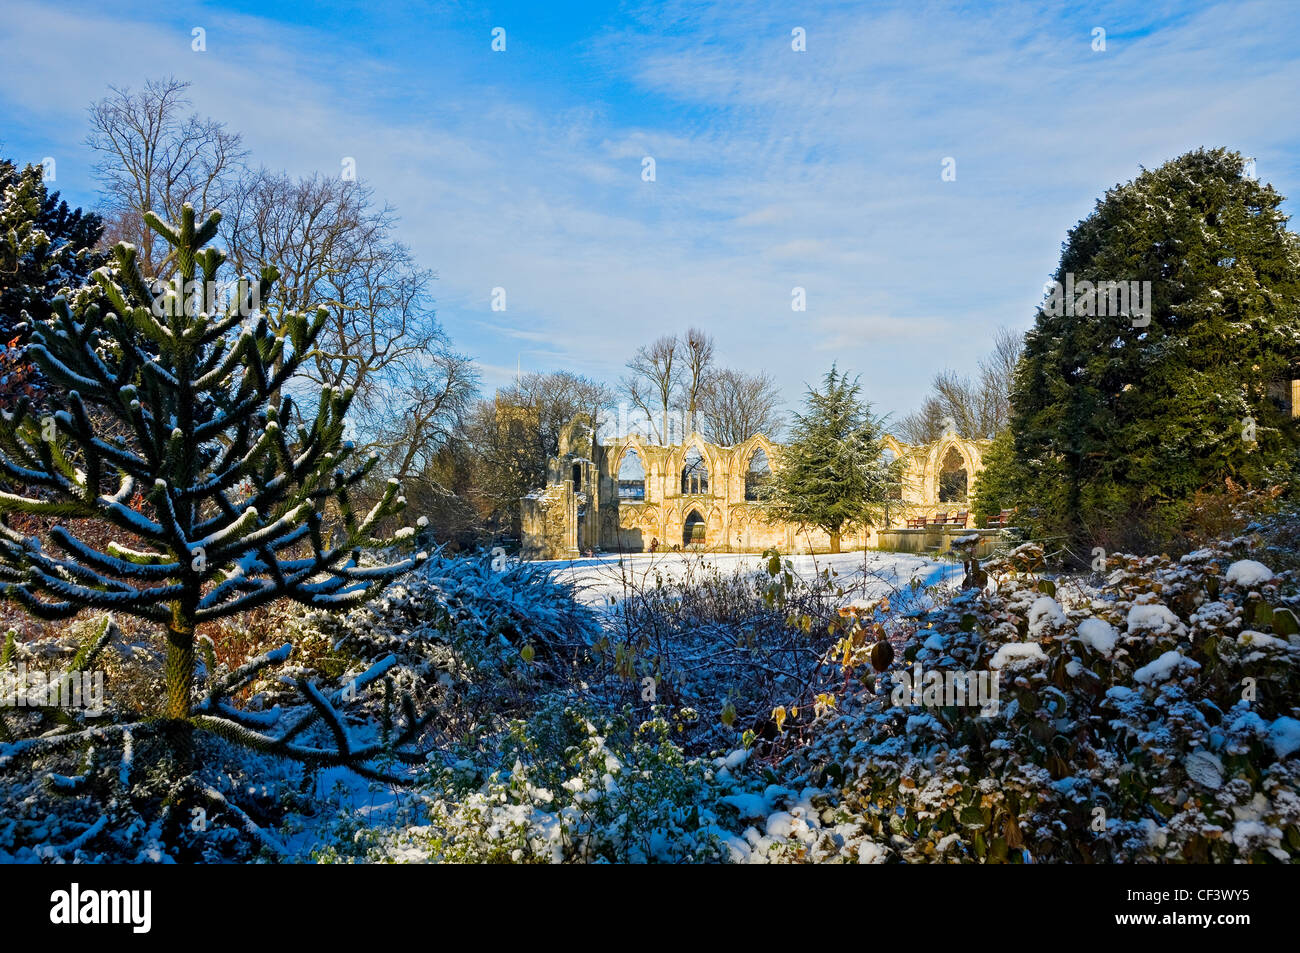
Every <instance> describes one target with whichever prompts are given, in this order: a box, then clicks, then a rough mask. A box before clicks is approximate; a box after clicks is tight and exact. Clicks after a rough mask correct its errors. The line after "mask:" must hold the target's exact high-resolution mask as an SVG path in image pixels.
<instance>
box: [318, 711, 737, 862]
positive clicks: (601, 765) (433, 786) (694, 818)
mask: <svg viewBox="0 0 1300 953" xmlns="http://www.w3.org/2000/svg"><path fill="white" fill-rule="evenodd" d="M691 717H692V715H691V713H690V712H680V711H679V712H676V713H673V714H668V713H666V712H663V713H660V714H659V715H657V716H656V717H654V718H651V719H648V720H646V721H638V720H637V719H636V718H634V717H633V716H632V713H631V712H630V711H623V712H619V713H614V714H611V713H608V712H597V711H593V710H591V709H589V708H583V707H574V706H567V705H562V704H559V703H551V704H548V705H546V706H544V707H543V708H542V709H541V710H540V711H538V712H536V713H535V714H534V715H533V716H532V717H531V718H529V719H527V720H519V721H516V722H514V723H512V724H511V726H510V730H509V732H508V735H507V737H506V743H505V744H504V745H503V746H502V747H501V749H500V750H499V751H497V752H496V753H495V755H494V758H493V763H491V764H484V761H483V758H482V757H481V753H480V756H479V757H478V758H477V759H474V758H471V757H462V758H460V759H458V760H456V761H455V762H453V763H452V764H450V765H448V766H446V767H444V768H442V769H440V770H437V771H435V772H433V773H431V775H430V777H429V780H428V782H427V783H426V784H424V785H422V786H421V787H420V789H419V791H418V798H419V800H420V801H421V802H422V805H423V806H422V810H421V811H419V812H418V813H420V814H421V815H422V817H421V819H420V820H419V821H418V822H416V823H414V824H411V825H410V826H407V827H405V828H389V829H387V830H371V831H367V832H364V833H361V834H360V836H357V835H356V834H354V835H353V836H352V837H350V838H342V837H334V838H332V840H333V841H334V843H335V844H336V845H337V844H342V843H343V842H344V841H346V842H347V846H346V847H342V846H336V847H333V848H331V849H329V850H327V851H322V852H320V853H318V855H317V859H323V860H368V861H375V860H397V861H418V862H430V861H432V862H448V861H452V862H470V863H482V862H514V863H567V862H601V861H604V862H616V863H628V862H631V863H639V862H647V861H662V862H674V863H680V862H684V861H718V860H724V859H727V858H728V857H729V856H730V855H731V852H730V850H729V849H728V847H727V841H728V839H729V838H730V837H731V836H732V835H731V834H730V833H729V832H728V831H727V830H725V829H724V828H722V827H720V826H719V825H718V823H717V821H718V817H717V812H716V810H715V808H713V807H711V805H714V804H716V803H717V801H718V799H719V798H721V797H723V796H724V794H725V793H726V792H728V791H731V790H733V785H734V780H733V779H732V776H731V774H730V773H729V772H727V771H726V770H725V766H724V770H722V771H718V770H716V769H715V766H714V764H713V762H711V761H707V760H699V759H691V758H688V757H686V756H685V755H684V754H683V753H682V751H681V749H680V748H679V747H678V746H677V745H676V744H674V742H673V740H672V739H673V735H674V734H675V732H676V730H677V729H678V728H679V727H680V724H681V722H682V720H684V719H685V720H689V719H690V718H691ZM467 754H468V752H467Z"/></svg>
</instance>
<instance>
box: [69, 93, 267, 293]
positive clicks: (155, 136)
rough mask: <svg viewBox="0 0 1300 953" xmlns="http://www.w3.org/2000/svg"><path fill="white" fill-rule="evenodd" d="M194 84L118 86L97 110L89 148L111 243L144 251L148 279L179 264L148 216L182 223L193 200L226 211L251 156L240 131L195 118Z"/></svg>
mask: <svg viewBox="0 0 1300 953" xmlns="http://www.w3.org/2000/svg"><path fill="white" fill-rule="evenodd" d="M189 86H190V84H189V83H183V82H180V81H179V80H176V79H174V78H170V77H169V78H167V79H158V80H149V81H147V82H146V83H145V85H144V88H143V89H142V90H140V91H138V92H132V91H131V89H130V87H127V86H122V87H120V88H119V87H116V86H110V87H109V89H110V90H111V95H109V96H106V97H104V98H103V99H101V100H99V102H97V103H95V104H93V105H92V106H91V107H90V134H89V135H88V136H87V137H86V145H88V146H89V147H90V148H91V149H92V150H94V151H95V152H96V153H98V154H99V157H100V159H99V162H98V164H97V165H96V168H95V171H96V175H97V176H98V178H99V181H100V185H101V186H102V188H103V192H104V204H105V220H106V222H107V228H106V230H105V232H106V233H105V236H104V237H105V240H106V241H107V242H110V243H111V242H115V241H125V242H129V243H130V244H132V245H135V246H136V247H137V248H138V249H140V254H139V261H140V269H141V271H142V272H143V273H144V275H145V277H147V278H150V277H160V276H161V277H165V276H167V275H168V274H170V272H171V270H172V263H171V262H169V261H168V257H167V256H168V252H167V249H166V247H165V245H164V243H161V242H158V240H157V235H156V234H155V233H154V232H153V230H152V229H150V228H149V227H148V226H147V225H146V224H145V222H144V217H143V216H144V213H145V212H148V211H153V212H156V213H157V214H158V215H160V216H161V217H162V218H163V219H164V220H167V221H179V220H180V215H181V207H182V206H183V205H185V203H187V202H188V203H189V204H191V205H193V206H194V208H196V209H198V210H199V211H206V210H211V209H216V208H221V207H224V206H225V205H226V202H227V199H228V198H229V197H230V195H231V190H232V188H233V187H234V180H235V178H236V175H237V173H238V171H239V169H240V167H241V164H242V162H243V160H244V158H245V156H246V155H247V153H246V152H245V151H244V150H243V149H242V147H241V140H240V136H239V134H238V133H234V132H230V131H229V130H227V129H226V127H225V125H224V124H223V123H220V122H217V121H216V120H214V119H207V118H203V117H200V116H199V115H198V113H188V114H187V112H186V110H187V109H188V108H189V106H190V101H189V99H188V98H187V97H186V95H185V91H186V90H187V89H188V88H189Z"/></svg>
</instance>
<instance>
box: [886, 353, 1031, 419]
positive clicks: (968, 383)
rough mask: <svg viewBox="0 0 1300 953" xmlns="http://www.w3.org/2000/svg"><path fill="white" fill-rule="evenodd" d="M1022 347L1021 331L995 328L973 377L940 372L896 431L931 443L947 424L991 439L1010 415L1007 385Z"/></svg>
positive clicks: (1009, 385) (1009, 396)
mask: <svg viewBox="0 0 1300 953" xmlns="http://www.w3.org/2000/svg"><path fill="white" fill-rule="evenodd" d="M1022 347H1023V340H1022V338H1021V336H1020V335H1018V334H1016V333H1015V332H1013V331H1010V330H1008V329H1007V328H1001V329H999V330H998V332H997V333H996V334H995V335H994V336H993V350H992V351H991V352H990V353H989V355H988V356H987V357H985V358H984V359H983V360H982V361H980V363H979V374H978V377H977V378H975V379H971V378H968V377H962V376H961V375H960V374H958V373H957V372H956V371H953V370H942V371H939V372H938V373H937V374H935V375H934V381H933V384H932V385H931V386H932V393H931V394H930V396H929V397H927V398H926V399H925V402H924V403H923V404H922V405H921V408H920V409H919V410H917V411H914V412H913V413H910V414H908V415H906V416H905V417H901V418H899V420H898V423H897V424H896V425H895V427H894V430H895V435H896V436H897V437H898V438H899V439H900V440H903V441H905V442H906V443H916V444H919V443H930V442H931V441H933V440H938V439H939V438H940V437H942V436H943V434H944V431H945V430H946V429H947V428H948V427H949V426H951V427H953V428H954V429H955V430H956V431H957V433H959V434H961V435H962V436H964V437H967V438H969V439H971V440H980V439H992V438H993V437H994V436H995V435H997V433H998V432H999V431H1001V430H1002V429H1003V428H1005V427H1006V426H1007V424H1008V423H1009V422H1010V420H1011V384H1012V381H1013V380H1014V378H1015V373H1016V364H1017V362H1018V361H1019V360H1020V351H1021V348H1022Z"/></svg>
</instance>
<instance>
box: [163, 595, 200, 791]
mask: <svg viewBox="0 0 1300 953" xmlns="http://www.w3.org/2000/svg"><path fill="white" fill-rule="evenodd" d="M163 671H164V677H165V680H166V687H167V708H166V718H167V721H168V727H167V732H166V734H167V736H168V738H169V740H170V743H171V747H172V751H173V754H174V756H175V757H176V759H177V761H178V762H179V763H180V765H181V767H182V769H183V770H188V768H189V767H190V765H191V764H192V762H193V753H194V751H193V725H192V724H190V687H191V685H192V684H193V682H194V616H193V614H192V613H191V612H189V611H187V609H186V607H185V606H184V604H183V603H181V602H175V603H173V604H172V620H171V622H169V623H168V624H167V662H166V665H165V666H164V670H163Z"/></svg>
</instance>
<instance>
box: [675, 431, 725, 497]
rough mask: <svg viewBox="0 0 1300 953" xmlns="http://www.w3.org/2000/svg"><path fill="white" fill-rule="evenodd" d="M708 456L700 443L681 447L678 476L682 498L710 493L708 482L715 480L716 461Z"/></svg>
mask: <svg viewBox="0 0 1300 953" xmlns="http://www.w3.org/2000/svg"><path fill="white" fill-rule="evenodd" d="M710 456H711V454H709V453H708V452H707V448H706V447H705V446H704V445H703V443H702V442H701V443H696V442H695V441H692V442H691V443H689V444H686V445H684V446H683V447H682V452H681V457H680V459H679V463H678V474H679V475H680V477H681V482H680V485H679V489H680V491H681V494H682V495H683V496H705V495H707V494H708V493H709V492H710V489H709V482H710V480H711V479H717V475H716V474H717V466H716V460H710V459H709V458H710Z"/></svg>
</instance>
